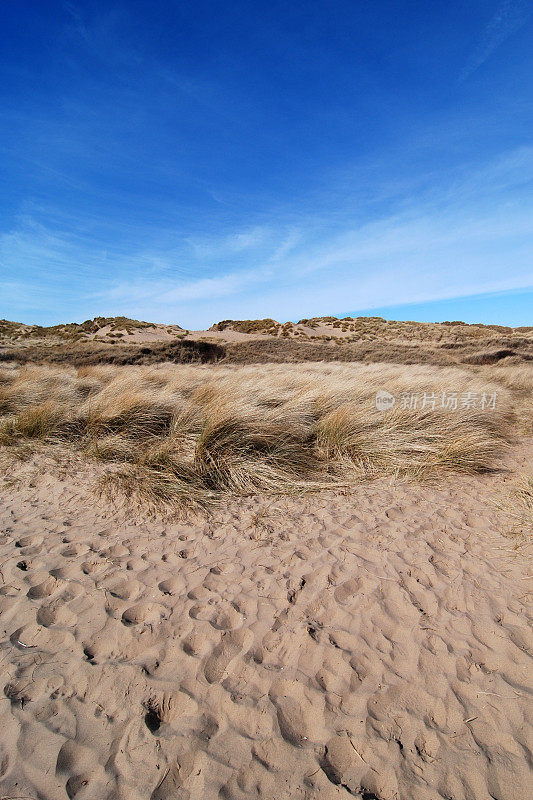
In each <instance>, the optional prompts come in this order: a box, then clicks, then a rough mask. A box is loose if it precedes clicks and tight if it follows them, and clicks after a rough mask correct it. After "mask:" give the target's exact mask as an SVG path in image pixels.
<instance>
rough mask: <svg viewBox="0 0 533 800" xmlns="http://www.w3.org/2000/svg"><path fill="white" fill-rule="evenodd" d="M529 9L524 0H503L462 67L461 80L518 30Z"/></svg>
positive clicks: (527, 3) (528, 14)
mask: <svg viewBox="0 0 533 800" xmlns="http://www.w3.org/2000/svg"><path fill="white" fill-rule="evenodd" d="M531 11H532V7H531V3H529V2H524V0H503V2H501V3H500V4H499V6H498V9H497V10H496V13H495V14H494V16H493V17H492V18H491V20H490V21H489V22H488V24H487V25H486V26H485V28H484V30H483V33H482V34H481V37H480V39H479V42H478V44H477V46H476V48H475V49H474V51H473V53H472V55H471V56H470V58H469V60H468V62H467V64H466V66H465V68H464V69H463V72H462V74H461V80H463V81H464V80H466V79H467V78H468V77H470V75H472V73H474V72H475V71H476V70H477V69H479V67H481V66H482V64H484V63H485V61H487V59H489V58H490V56H491V55H492V54H493V53H494V51H495V50H496V49H497V48H498V47H500V45H502V44H503V43H504V42H505V40H506V39H507V38H508V37H509V36H511V35H512V34H513V33H516V31H518V30H520V28H522V27H523V26H524V25H525V24H526V22H527V21H528V18H529V16H530V15H531Z"/></svg>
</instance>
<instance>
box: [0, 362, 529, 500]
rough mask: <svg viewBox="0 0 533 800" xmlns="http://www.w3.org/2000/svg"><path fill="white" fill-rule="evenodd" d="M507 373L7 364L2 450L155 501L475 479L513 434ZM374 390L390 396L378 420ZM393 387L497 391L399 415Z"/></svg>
mask: <svg viewBox="0 0 533 800" xmlns="http://www.w3.org/2000/svg"><path fill="white" fill-rule="evenodd" d="M494 369H496V368H494ZM510 369H512V368H510ZM505 377H506V380H507V383H508V385H509V386H510V389H509V390H507V389H505V388H503V386H502V385H501V383H500V385H499V386H498V385H496V384H494V383H491V382H490V381H489V380H488V379H487V373H486V372H484V373H483V374H481V373H480V374H474V373H472V372H466V371H462V370H460V369H457V368H453V367H452V368H437V367H426V366H393V365H388V364H374V365H369V366H363V365H353V364H351V365H341V364H331V363H330V364H305V365H303V364H301V365H261V366H243V367H237V368H235V367H229V366H210V367H204V366H185V365H180V366H171V365H160V366H154V367H149V366H127V367H113V366H95V367H83V368H80V369H78V370H76V369H74V368H55V367H48V366H42V367H35V366H23V367H20V368H18V369H13V368H6V369H4V370H0V413H1V416H0V444H3V445H5V446H7V447H9V446H16V445H17V444H20V443H22V442H28V441H29V440H35V439H36V440H40V441H41V442H46V443H50V446H53V445H54V443H62V444H63V445H64V444H67V445H69V446H72V447H75V448H76V449H77V450H78V451H83V452H85V453H86V455H87V456H88V457H90V458H94V459H98V460H100V461H101V462H104V463H106V464H108V465H109V467H110V469H109V471H108V474H107V477H106V479H105V481H104V488H105V489H106V491H111V490H112V489H116V488H120V489H121V490H122V491H124V492H125V493H126V494H128V495H129V496H131V497H134V498H136V499H138V500H140V501H141V502H143V503H146V504H148V505H150V506H153V507H157V506H161V505H166V504H171V505H172V504H173V505H175V506H178V507H180V506H202V505H206V504H208V503H211V502H215V501H217V500H220V499H221V498H223V497H224V496H225V495H227V494H241V495H242V494H250V493H254V492H258V491H265V492H295V491H297V492H300V491H307V490H310V489H313V488H318V487H324V486H329V487H335V486H347V485H350V484H353V483H354V482H356V481H359V480H361V479H365V478H371V477H377V476H383V475H406V476H415V477H432V476H433V477H438V476H441V475H443V474H445V473H449V472H455V471H460V472H470V473H475V472H482V471H486V470H490V469H492V468H494V466H495V465H496V464H497V460H496V459H497V457H498V455H499V453H501V451H502V448H503V447H505V443H506V439H507V438H508V435H509V431H510V425H511V421H512V411H511V407H512V391H513V386H512V379H511V376H510V374H509V375H506V376H505ZM518 382H519V384H520V387H521V391H522V387H523V385H524V378H522V377H521V378H520V379H519V381H518ZM380 389H385V390H386V391H388V392H390V393H392V394H394V395H395V396H396V397H397V398H398V400H397V402H396V404H395V405H394V407H393V408H392V409H390V410H388V411H385V412H382V411H378V410H377V409H376V407H375V394H376V391H378V390H380ZM402 392H408V393H415V394H418V395H419V396H420V397H422V395H423V393H424V392H426V393H428V394H432V395H434V396H435V397H438V398H440V397H441V395H442V393H443V392H457V393H459V395H461V394H462V393H464V392H474V393H476V394H477V395H478V397H481V395H482V394H483V393H491V392H498V393H499V394H498V402H497V405H496V407H495V408H492V409H487V408H485V409H481V408H479V407H478V408H472V407H467V406H462V405H461V403H460V402H459V404H458V407H457V408H456V409H455V410H451V409H443V408H441V407H440V406H439V404H438V403H437V404H436V407H435V408H432V407H426V408H420V407H419V408H417V409H409V408H403V407H402V403H401V402H400V396H401V393H402Z"/></svg>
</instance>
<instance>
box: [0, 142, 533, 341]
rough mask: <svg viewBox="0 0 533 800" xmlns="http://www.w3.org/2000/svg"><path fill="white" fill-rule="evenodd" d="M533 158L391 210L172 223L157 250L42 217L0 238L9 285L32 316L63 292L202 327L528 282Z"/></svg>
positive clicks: (95, 308)
mask: <svg viewBox="0 0 533 800" xmlns="http://www.w3.org/2000/svg"><path fill="white" fill-rule="evenodd" d="M532 165H533V149H527V148H521V149H519V150H516V151H512V152H510V153H508V154H505V155H503V156H501V157H499V158H497V159H494V160H493V161H492V162H490V163H488V164H485V165H484V166H481V167H479V168H478V169H477V170H470V171H469V172H468V174H465V175H463V176H462V177H461V178H460V179H458V178H456V179H454V180H447V181H446V180H441V182H440V186H438V187H437V186H436V185H435V184H433V185H432V187H431V189H429V190H428V191H427V192H426V193H425V194H423V195H421V196H419V195H417V196H409V197H403V198H402V202H401V203H400V204H398V206H397V207H394V208H392V209H391V210H390V211H389V213H388V214H381V215H378V216H375V217H373V218H365V219H360V218H359V217H358V214H357V209H356V208H354V209H352V210H351V211H350V212H348V211H347V212H346V213H345V214H344V215H343V217H342V219H340V220H339V219H338V217H337V216H336V215H332V216H331V215H328V213H327V207H326V203H324V214H323V216H322V217H319V216H317V214H316V213H315V214H309V215H308V216H306V215H305V214H304V213H301V214H300V215H299V216H298V218H295V219H294V220H293V223H292V226H288V225H287V222H286V214H285V213H284V211H283V210H282V211H281V212H276V213H274V212H272V214H271V216H270V219H269V220H268V223H265V224H263V225H261V226H254V227H252V228H250V229H248V230H247V229H246V228H243V229H241V230H238V231H233V232H231V231H228V230H223V229H221V230H220V231H219V232H218V235H214V234H209V235H208V236H198V237H196V238H194V237H190V236H187V237H184V238H182V239H180V238H179V237H178V238H177V239H176V237H173V236H171V234H170V233H169V232H167V233H166V236H167V237H168V241H164V240H161V237H160V241H159V243H158V246H157V247H155V246H153V247H151V248H149V247H146V246H144V247H140V246H137V247H135V246H133V247H132V246H131V244H130V243H129V241H126V242H125V243H124V244H123V245H122V246H116V247H115V248H114V249H111V250H110V249H109V248H105V247H104V246H103V245H104V242H103V243H102V246H101V247H100V246H98V242H93V241H92V240H91V238H90V237H88V236H82V235H81V234H78V235H75V234H73V233H72V230H73V227H72V226H69V228H68V229H57V228H55V229H54V228H52V227H46V226H44V225H42V224H39V223H35V222H34V221H33V219H32V218H31V217H28V218H26V219H24V220H22V221H21V223H20V226H19V228H18V229H16V230H14V231H11V232H9V233H7V234H4V235H3V236H2V237H0V263H1V264H2V265H3V266H4V268H5V269H4V274H5V276H6V277H5V279H4V282H3V285H2V284H1V283H0V287H1V288H2V290H3V293H4V294H5V293H6V292H8V293H9V295H10V297H11V299H12V303H13V309H14V310H15V311H16V313H14V314H12V315H11V316H18V317H19V318H23V319H31V315H32V314H33V313H36V310H37V309H38V308H39V307H42V305H43V302H45V301H46V299H47V298H52V296H55V303H56V305H59V306H60V307H62V308H64V309H68V308H69V307H73V308H75V309H76V315H75V316H76V318H78V317H80V316H83V317H84V318H86V317H90V316H95V315H97V314H104V315H113V314H125V315H127V316H133V317H140V318H144V319H152V320H156V321H162V322H176V323H178V324H181V325H183V326H184V327H187V328H191V329H193V328H203V327H207V326H209V325H210V324H212V323H213V322H215V321H216V320H217V319H218V318H227V317H236V318H249V317H254V316H261V317H263V316H278V317H279V318H281V319H294V318H300V317H303V316H313V315H320V314H322V313H335V311H339V310H342V309H347V308H348V309H357V308H372V307H378V306H380V307H383V306H386V305H399V304H402V303H413V302H419V301H431V300H439V299H446V298H450V297H454V296H455V297H459V296H465V295H469V294H472V295H473V294H479V293H482V292H498V291H509V290H516V289H524V288H527V287H529V286H531V285H532V283H533V280H532V275H531V266H530V264H531V261H530V257H531V248H530V242H531V240H532V239H533V202H532V200H531V194H530V192H529V191H528V189H529V188H530V182H531V176H532V174H533V170H532ZM145 236H146V232H145V231H143V230H141V231H140V236H139V239H140V240H141V241H142V239H143V238H145ZM213 265H215V266H213ZM29 273H31V274H32V277H33V280H32V291H31V293H24V291H23V282H22V281H21V280H20V278H21V277H22V278H24V276H25V275H27V274H29ZM50 321H57V319H56V318H54V319H53V320H50Z"/></svg>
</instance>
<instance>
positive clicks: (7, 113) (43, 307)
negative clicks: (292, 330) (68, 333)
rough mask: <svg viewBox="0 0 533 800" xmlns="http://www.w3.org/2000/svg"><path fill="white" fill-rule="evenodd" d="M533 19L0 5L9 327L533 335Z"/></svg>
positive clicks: (397, 7) (503, 0) (315, 5)
mask: <svg viewBox="0 0 533 800" xmlns="http://www.w3.org/2000/svg"><path fill="white" fill-rule="evenodd" d="M532 11H533V5H532V3H531V2H529V0H468V1H467V2H464V1H463V2H449V0H448V1H447V2H439V1H438V0H436V1H435V2H422V0H407V1H406V2H403V3H398V2H384V0H376V1H375V2H368V1H367V0H364V1H363V0H361V1H360V2H359V1H358V0H352V1H351V2H338V1H337V0H315V1H314V2H313V0H305V2H286V0H284V2H278V0H268V2H254V0H247V2H241V1H240V0H232V2H228V0H223V1H221V2H205V1H204V0H199V2H195V3H191V2H179V1H178V0H174V1H172V0H168V1H167V2H155V3H154V2H144V1H143V2H141V0H123V2H115V0H106V1H105V2H98V1H97V0H83V1H82V0H64V1H63V2H56V1H55V0H46V2H43V0H34V1H33V2H30V0H3V2H2V3H1V4H0V37H1V47H0V317H6V318H8V319H17V320H21V321H25V322H38V323H41V324H53V323H57V322H64V321H75V320H77V321H81V320H83V319H86V318H88V317H93V316H95V315H106V316H110V315H118V314H124V315H127V316H132V317H136V318H141V319H148V320H152V321H162V322H176V323H178V324H180V325H183V326H184V327H187V328H201V327H204V326H206V325H209V324H211V323H212V322H215V321H217V320H219V319H224V318H228V317H232V318H253V317H265V316H272V317H275V318H277V319H280V320H287V319H299V318H301V317H311V316H317V315H329V314H337V315H345V314H352V315H355V314H358V313H367V314H373V313H375V314H379V315H381V316H386V317H389V318H394V317H396V318H398V319H402V318H403V319H427V320H430V319H435V320H439V319H463V320H465V321H481V322H499V323H503V324H511V325H526V324H533V313H532V306H533V304H532V300H533V141H532V136H531V134H532V131H533V78H532V76H533V13H532Z"/></svg>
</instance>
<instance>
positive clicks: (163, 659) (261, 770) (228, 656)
mask: <svg viewBox="0 0 533 800" xmlns="http://www.w3.org/2000/svg"><path fill="white" fill-rule="evenodd" d="M531 444H532V442H531V441H528V442H526V443H525V444H524V445H523V446H522V447H520V448H515V449H514V450H513V451H512V453H511V454H510V455H509V456H508V461H507V463H506V467H508V468H510V469H512V470H514V471H521V472H525V471H527V470H528V469H529V470H531V463H528V458H529V459H530V458H531ZM56 462H57V459H56V461H54V460H53V459H52V458H51V457H50V456H45V455H40V456H35V457H34V459H33V460H31V461H26V462H21V463H19V464H18V465H14V466H12V467H11V469H10V471H9V472H8V473H7V476H6V479H5V480H4V484H5V486H4V489H3V492H2V506H1V511H0V522H1V529H2V535H1V540H0V542H1V544H0V548H1V562H0V569H1V573H0V578H1V581H2V586H1V589H0V609H1V625H2V634H3V635H2V642H1V646H0V658H1V662H0V663H1V669H2V688H3V701H2V704H1V705H0V723H1V725H2V729H3V736H2V744H1V754H0V774H1V778H0V796H1V797H24V798H35V799H36V800H37V798H46V800H56V799H57V800H64V798H67V797H68V798H76V800H89V799H90V800H96V799H100V798H102V800H103V799H104V798H106V799H108V800H111V798H113V800H118V799H119V798H120V799H121V800H147V798H152V800H178V799H179V800H184V799H185V798H188V799H189V800H204V799H205V800H211V798H213V799H214V798H232V799H235V800H244V798H246V799H248V798H254V797H259V798H265V799H267V798H268V800H274V798H275V800H285V798H286V799H287V800H288V799H289V798H291V800H292V799H293V798H301V799H302V800H303V799H304V798H305V799H306V800H312V799H313V798H317V800H318V798H320V799H321V800H322V798H325V799H326V800H328V798H345V797H346V798H348V797H350V796H354V797H362V798H366V799H367V800H371V798H374V799H375V798H378V800H411V798H413V799H414V800H435V798H447V799H448V800H465V799H466V798H469V799H470V798H472V799H473V800H487V799H488V798H494V800H522V799H523V800H525V798H527V797H529V796H530V784H528V780H529V778H530V775H529V773H528V770H529V766H530V750H529V749H528V748H529V747H530V746H531V705H529V706H528V692H530V688H531V672H530V671H529V672H528V667H530V662H528V648H530V647H531V639H530V638H528V637H529V633H528V627H527V623H528V617H527V609H526V601H527V599H528V595H527V592H528V588H529V586H528V582H527V579H526V578H527V571H526V565H527V561H526V553H527V548H526V547H525V546H523V545H522V544H521V542H522V540H520V539H512V538H509V537H506V536H504V535H502V534H503V533H505V531H506V530H507V526H508V522H507V520H506V518H505V516H504V515H503V514H502V513H501V512H500V511H498V510H497V508H496V507H495V505H494V501H495V500H496V499H497V498H498V497H499V496H500V495H502V496H503V495H504V494H505V493H506V492H507V490H508V485H509V483H510V482H511V481H512V479H513V478H512V474H511V473H509V472H501V473H498V474H494V475H492V476H481V477H478V476H475V477H473V476H459V477H457V476H455V477H451V478H447V479H446V480H445V481H442V482H440V483H439V485H438V486H431V485H420V484H415V485H414V484H411V483H399V482H395V483H393V482H391V480H390V479H380V480H377V481H373V482H370V483H367V484H365V485H363V486H360V487H358V488H357V489H355V490H354V491H352V492H348V493H341V492H326V493H322V494H320V495H317V496H309V497H304V498H285V499H283V498H278V499H273V498H266V497H260V496H257V497H247V498H240V499H233V500H229V501H228V502H227V504H225V505H224V507H223V508H218V509H217V510H215V511H213V513H212V514H209V515H201V516H198V517H196V518H194V519H189V520H183V521H180V522H164V521H161V520H159V521H157V520H154V519H149V518H145V517H143V516H142V515H141V514H138V515H137V516H136V517H135V518H133V519H132V518H131V516H127V515H126V514H125V513H124V511H123V510H121V509H120V508H117V507H114V506H109V505H103V504H100V505H99V504H97V503H96V502H95V497H94V494H93V493H92V488H91V487H92V486H93V484H94V482H95V480H96V479H97V477H98V471H99V469H100V468H99V467H98V466H97V465H94V464H89V463H87V462H84V461H81V460H80V461H79V463H74V464H73V462H72V461H69V462H68V463H67V464H66V465H65V466H61V461H60V459H59V463H56ZM519 544H520V546H517V545H519ZM529 696H530V695H529ZM528 786H529V788H528Z"/></svg>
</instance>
